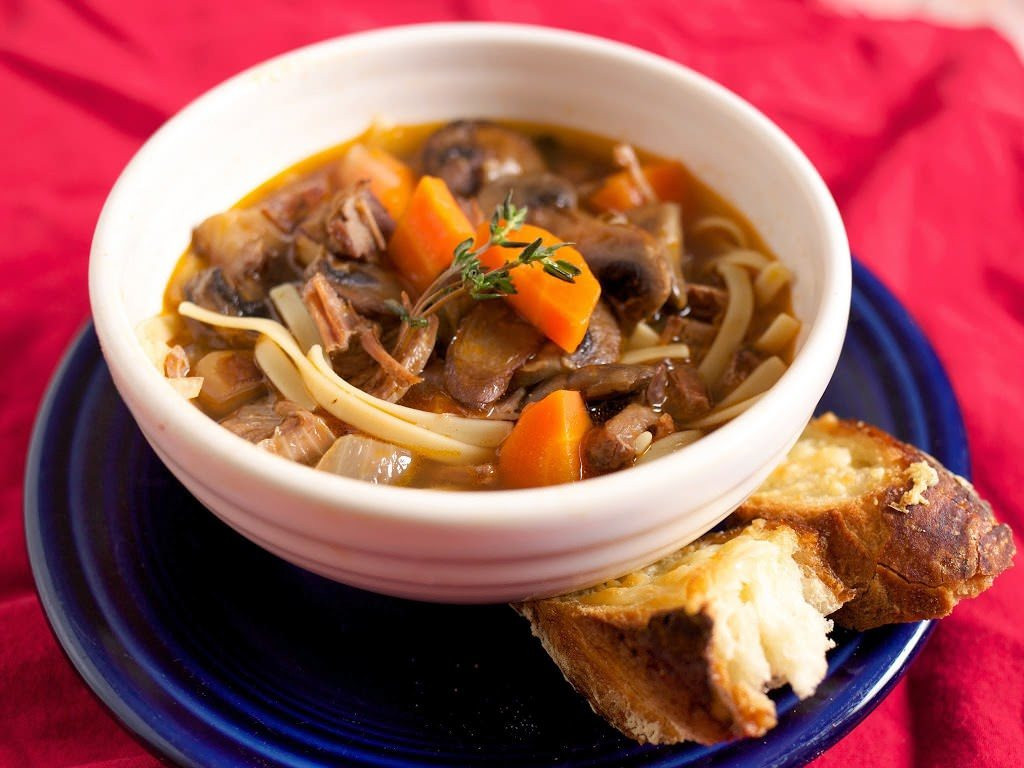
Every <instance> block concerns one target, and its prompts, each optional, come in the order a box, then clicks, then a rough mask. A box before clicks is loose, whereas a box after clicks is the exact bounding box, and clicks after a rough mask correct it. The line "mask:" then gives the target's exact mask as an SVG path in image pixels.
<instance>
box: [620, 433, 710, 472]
mask: <svg viewBox="0 0 1024 768" xmlns="http://www.w3.org/2000/svg"><path fill="white" fill-rule="evenodd" d="M703 434H704V433H703V432H701V431H700V430H699V429H684V430H683V431H682V432H673V433H672V434H671V435H666V436H665V437H663V438H661V440H655V441H654V442H653V443H651V447H650V448H648V449H647V452H646V453H644V455H643V456H641V457H640V458H639V459H637V460H636V463H637V464H646V463H647V462H649V461H654V460H655V459H660V458H661V457H662V456H668V455H669V454H670V453H675V452H676V451H678V450H679V449H680V448H684V447H686V446H687V445H689V444H690V443H694V442H696V441H697V440H698V439H700V438H701V437H702V436H703Z"/></svg>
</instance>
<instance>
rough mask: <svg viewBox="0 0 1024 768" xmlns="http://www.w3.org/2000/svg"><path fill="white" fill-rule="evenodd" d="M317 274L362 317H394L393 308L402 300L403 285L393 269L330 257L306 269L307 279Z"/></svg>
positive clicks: (315, 262)
mask: <svg viewBox="0 0 1024 768" xmlns="http://www.w3.org/2000/svg"><path fill="white" fill-rule="evenodd" d="M318 273H319V274H323V276H324V277H326V278H327V280H328V282H330V284H331V285H332V286H334V290H335V291H337V293H338V295H339V296H341V297H342V298H344V299H345V300H346V301H348V302H349V303H350V304H352V306H353V307H355V308H356V310H357V311H358V312H360V313H361V314H364V315H377V316H381V315H383V316H386V317H394V312H393V310H392V309H391V308H392V307H393V306H394V302H398V303H401V301H402V285H401V283H399V281H398V276H397V275H396V274H395V271H394V270H392V269H385V268H384V267H381V266H378V265H376V264H364V263H361V262H355V261H338V260H337V259H334V258H333V257H327V258H322V259H318V260H317V261H314V262H313V263H312V264H310V265H309V267H308V268H307V269H306V277H307V278H311V277H313V276H314V275H316V274H318Z"/></svg>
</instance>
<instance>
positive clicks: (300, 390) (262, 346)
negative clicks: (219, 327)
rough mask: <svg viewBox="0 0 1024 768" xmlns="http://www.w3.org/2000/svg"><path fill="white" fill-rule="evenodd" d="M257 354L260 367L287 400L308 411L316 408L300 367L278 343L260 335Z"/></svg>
mask: <svg viewBox="0 0 1024 768" xmlns="http://www.w3.org/2000/svg"><path fill="white" fill-rule="evenodd" d="M255 356H256V362H257V364H258V365H259V367H260V369H261V370H262V371H263V373H264V374H266V377H267V378H268V379H270V383H271V384H273V385H274V386H275V387H277V390H278V392H280V393H281V394H282V395H284V397H285V399H286V400H291V401H292V402H293V403H295V404H296V405H299V406H301V407H303V408H305V409H306V410H307V411H315V410H316V400H314V399H313V396H312V395H311V394H309V390H308V389H306V385H305V384H304V383H303V381H302V376H301V374H300V373H299V369H298V368H296V367H295V365H294V364H293V363H292V361H291V360H290V359H289V358H288V355H286V354H285V353H284V352H282V351H281V348H280V347H279V346H277V344H275V343H274V342H273V341H271V340H270V339H268V338H267V337H266V336H260V338H259V341H257V342H256V349H255Z"/></svg>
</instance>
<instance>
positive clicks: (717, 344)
mask: <svg viewBox="0 0 1024 768" xmlns="http://www.w3.org/2000/svg"><path fill="white" fill-rule="evenodd" d="M717 269H718V272H719V274H720V275H721V276H722V278H723V279H724V280H725V287H726V290H728V292H729V304H728V305H727V306H726V308H725V317H724V318H723V320H722V325H721V327H720V328H719V329H718V333H717V334H716V336H715V340H714V341H713V342H711V348H710V349H708V353H707V354H706V355H705V356H704V359H703V360H701V363H700V367H699V368H698V369H697V370H698V372H699V373H700V376H701V378H702V379H704V383H705V384H707V385H708V386H709V387H710V386H712V385H714V384H715V383H717V382H718V380H719V379H720V378H721V377H722V373H724V372H725V368H726V366H727V365H728V364H729V359H730V358H731V357H732V356H733V353H734V352H735V351H736V350H737V349H738V348H739V346H740V342H741V341H743V337H744V336H745V335H746V333H747V327H748V326H749V325H750V318H751V317H753V315H754V295H753V290H752V288H751V285H750V276H749V275H748V274H747V271H746V270H745V269H744V268H743V267H738V266H736V265H735V264H719V265H718V267H717ZM762 272H763V270H762Z"/></svg>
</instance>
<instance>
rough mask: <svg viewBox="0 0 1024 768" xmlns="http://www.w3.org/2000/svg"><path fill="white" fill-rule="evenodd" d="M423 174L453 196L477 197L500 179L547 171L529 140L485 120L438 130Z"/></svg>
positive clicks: (425, 156)
mask: <svg viewBox="0 0 1024 768" xmlns="http://www.w3.org/2000/svg"><path fill="white" fill-rule="evenodd" d="M420 165H421V166H422V168H423V173H425V174H429V175H430V176H439V177H440V178H442V179H444V181H445V183H446V184H447V185H448V188H449V189H450V190H451V191H452V193H453V194H455V195H458V196H460V197H471V196H473V195H475V194H476V193H477V192H478V191H479V189H480V187H481V186H482V185H483V184H486V183H487V182H489V181H492V180H493V179H496V178H498V177H500V176H508V175H514V176H518V175H523V174H528V173H537V172H539V171H543V170H544V159H543V157H541V154H540V152H538V151H537V148H536V147H535V146H534V145H533V142H532V141H530V139H529V138H527V137H526V136H524V135H523V134H521V133H519V132H518V131H514V130H512V129H510V128H504V127H502V126H500V125H495V124H494V123H489V122H486V121H483V120H457V121H455V122H454V123H449V124H448V125H446V126H444V127H443V128H441V129H439V130H437V131H436V132H435V133H434V134H433V135H432V136H431V137H430V138H429V139H427V142H426V144H424V146H423V151H422V153H421V156H420Z"/></svg>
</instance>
